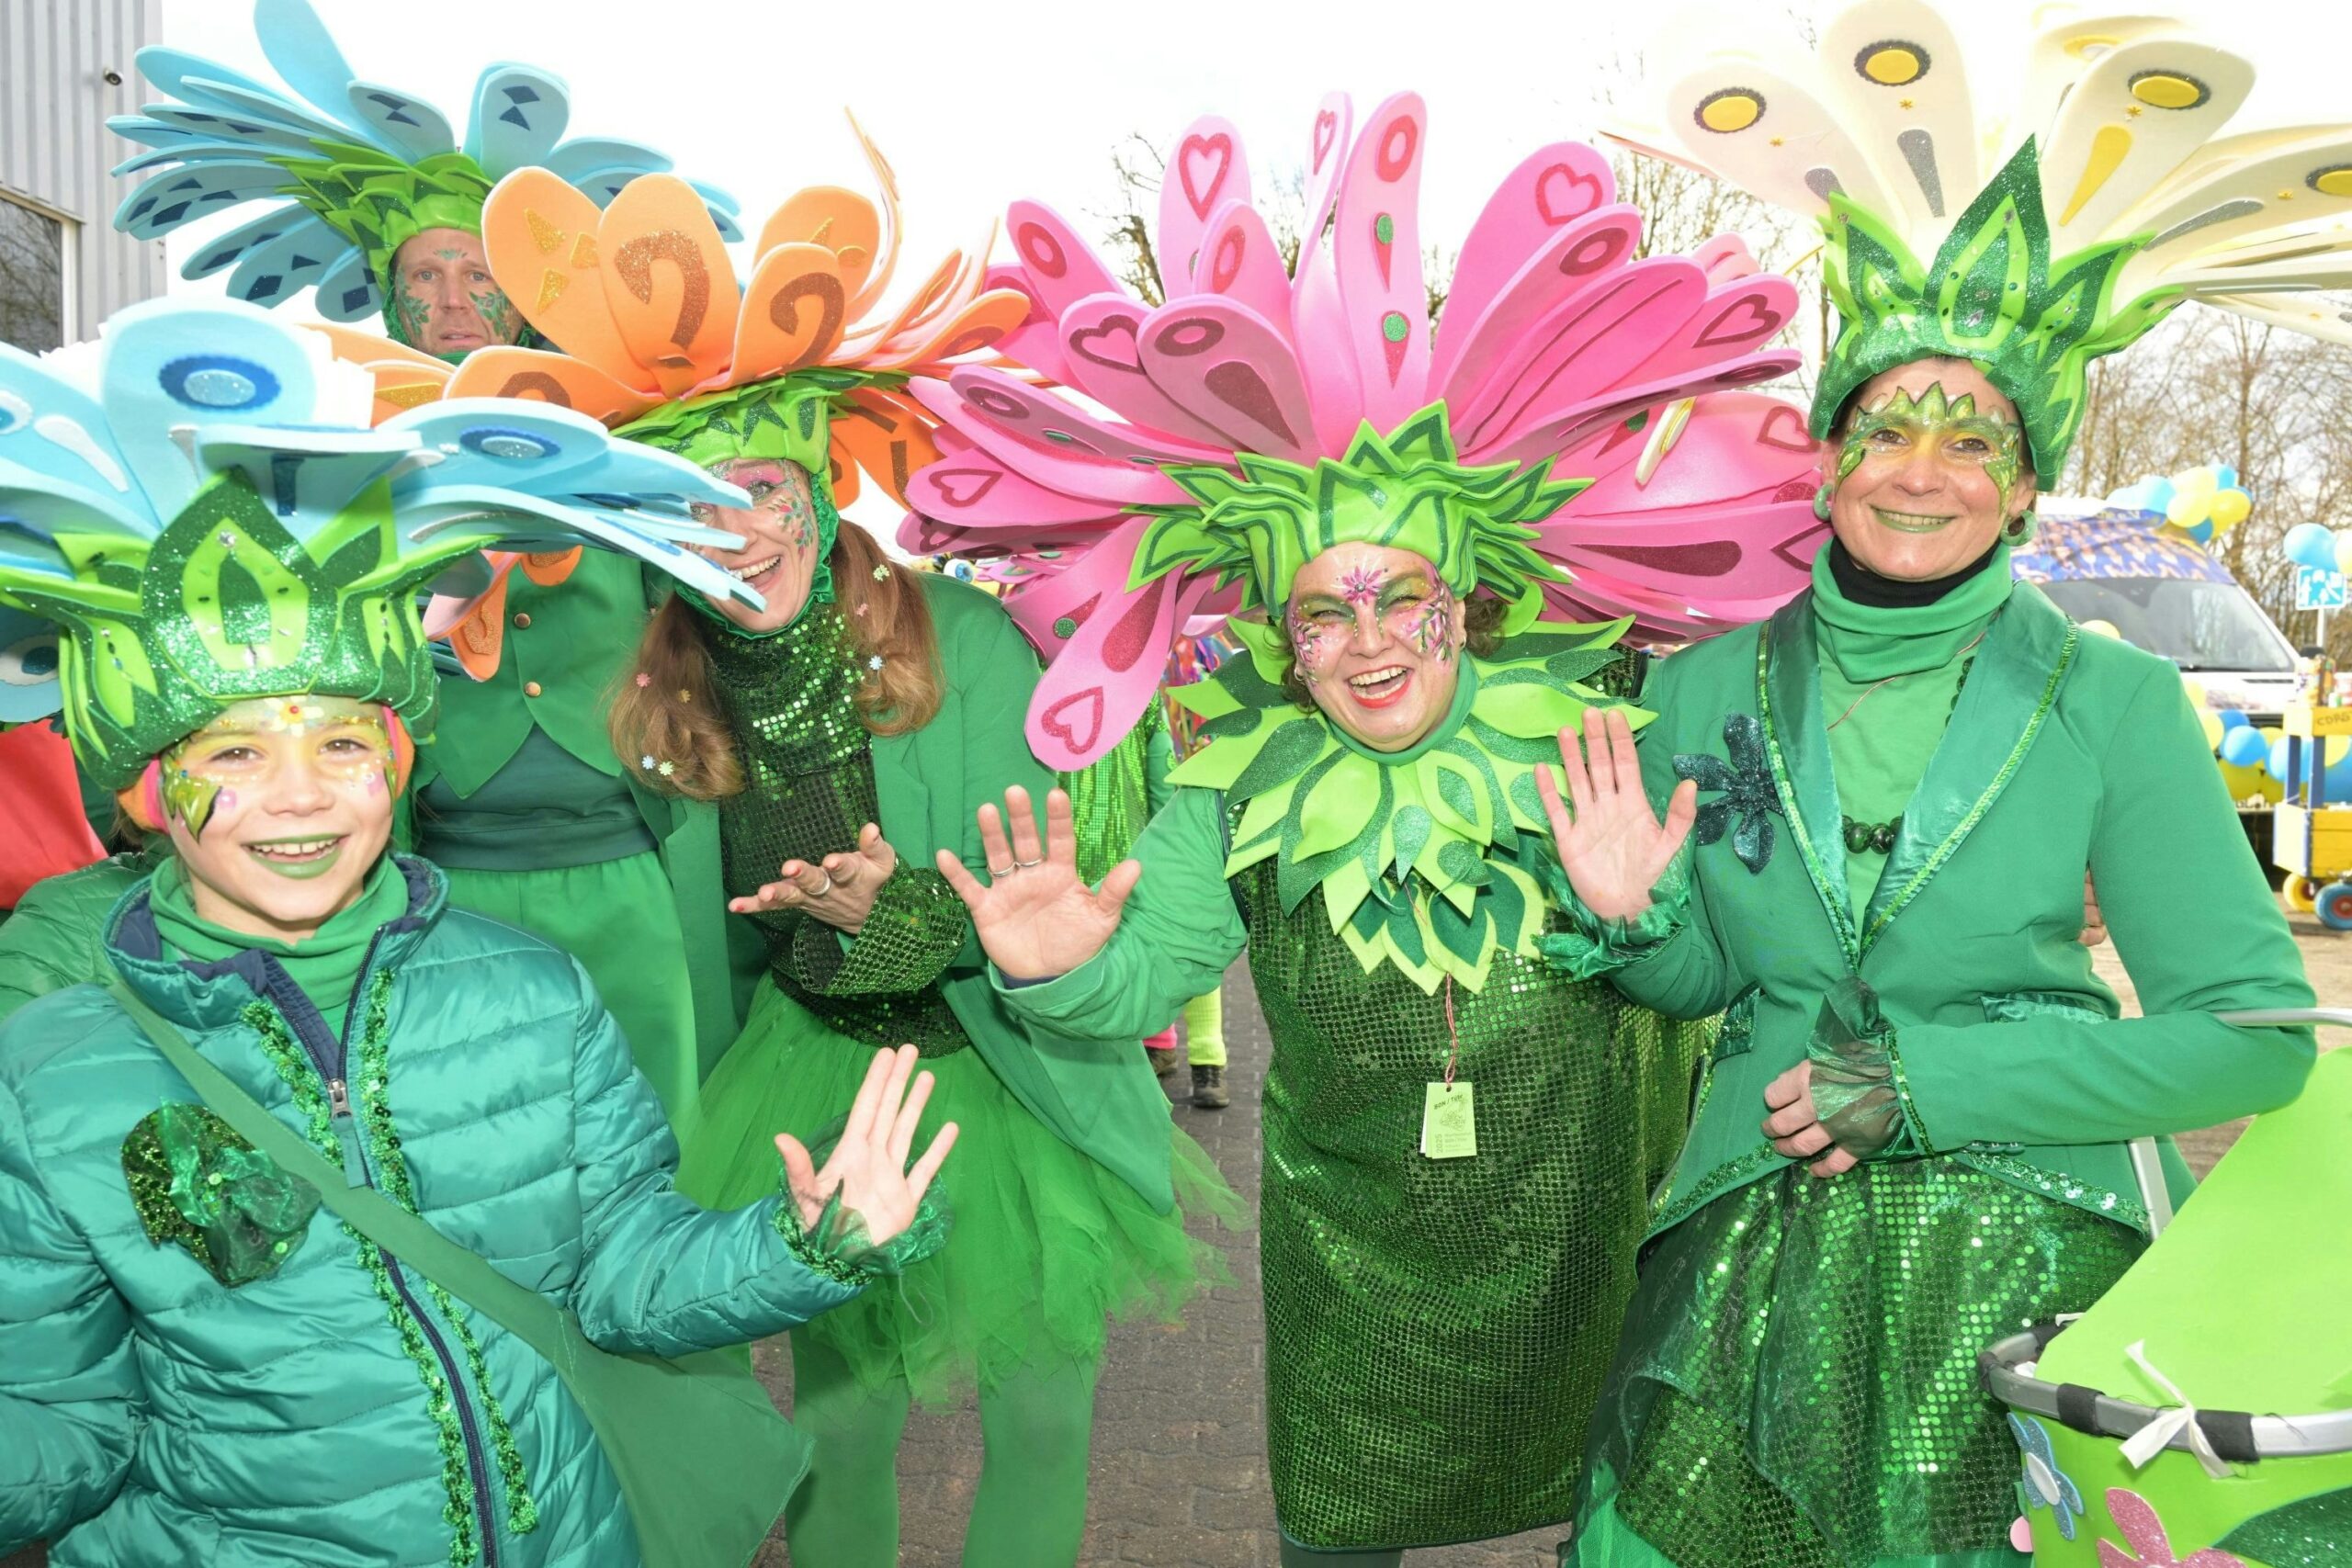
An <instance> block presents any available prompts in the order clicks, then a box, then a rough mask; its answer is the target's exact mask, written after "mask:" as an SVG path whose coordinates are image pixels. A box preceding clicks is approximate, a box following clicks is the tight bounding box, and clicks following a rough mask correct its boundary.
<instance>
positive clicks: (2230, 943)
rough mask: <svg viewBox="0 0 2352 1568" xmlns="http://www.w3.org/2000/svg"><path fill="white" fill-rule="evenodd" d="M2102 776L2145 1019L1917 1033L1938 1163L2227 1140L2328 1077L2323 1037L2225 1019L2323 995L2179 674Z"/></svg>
mask: <svg viewBox="0 0 2352 1568" xmlns="http://www.w3.org/2000/svg"><path fill="white" fill-rule="evenodd" d="M2100 774H2101V792H2100V799H2099V805H2098V818H2097V826H2096V827H2095V829H2094V830H2093V833H2092V837H2091V843H2090V868H2091V874H2092V877H2093V879H2094V880H2095V881H2096V883H2097V884H2098V897H2099V908H2100V910H2101V912H2102V913H2103V914H2104V915H2105V916H2106V919H2107V924H2108V930H2109V932H2110V934H2111V935H2112V938H2113V940H2114V942H2115V951H2116V954H2117V956H2118V957H2120V959H2121V960H2122V961H2123V966H2124V968H2125V970H2126V971H2127V972H2129V974H2130V975H2131V982H2132V985H2133V987H2135V989H2136V990H2137V992H2138V995H2139V1000H2140V1006H2141V1009H2142V1010H2143V1013H2144V1014H2145V1016H2144V1017H2141V1018H2126V1019H2112V1020H2105V1019H2090V1018H2083V1017H2079V1016H2069V1015H2067V1014H2065V1013H2063V1012H2054V1011H2053V1012H2039V1013H2035V1014H2033V1015H2030V1016H2028V1017H2025V1018H2022V1019H2019V1020H2018V1021H2004V1022H1999V1023H1982V1024H1912V1025H1905V1026H1904V1027H1903V1029H1902V1031H1901V1036H1902V1060H1903V1064H1904V1069H1905V1076H1906V1078H1907V1081H1908V1087H1909V1091H1910V1098H1911V1101H1912V1108H1913V1111H1914V1112H1915V1114H1916V1115H1917V1119H1918V1122H1919V1123H1920V1131H1921V1132H1922V1134H1924V1135H1925V1137H1926V1138H1927V1139H1928V1142H1929V1144H1930V1145H1931V1146H1933V1147H1936V1148H1939V1149H1951V1148H1958V1147H1961V1146H1962V1145H1967V1144H1972V1143H2017V1144H2028V1145H2041V1144H2082V1143H2094V1142H2111V1141H2116V1140H2120V1139H2125V1138H2134V1137H2142V1136H2145V1135H2148V1134H2158V1133H2177V1132H2185V1131H2188V1130H2189V1129H2192V1128H2198V1127H2211V1126H2213V1125H2216V1124H2217V1123H2220V1122H2227V1121H2230V1120H2232V1119H2233V1118H2234V1117H2239V1116H2247V1115H2252V1114H2254V1113H2256V1112H2257V1111H2268V1110H2272V1109H2274V1108H2276V1107H2278V1106H2280V1105H2284V1104H2285V1103H2287V1102H2288V1101H2289V1100H2292V1099H2294V1098H2295V1096H2296V1095H2297V1094H2298V1093H2299V1092H2300V1091H2301V1089H2302V1084H2303V1079H2304V1077H2305V1076H2306V1075H2307V1074H2308V1073H2309V1072H2310V1070H2311V1066H2312V1060H2313V1058H2314V1048H2313V1043H2312V1032H2311V1031H2310V1030H2309V1029H2241V1028H2238V1027H2236V1026H2234V1025H2232V1024H2227V1023H2223V1022H2222V1021H2220V1020H2218V1019H2216V1018H2215V1017H2213V1016H2212V1015H2213V1014H2214V1013H2216V1012H2222V1011H2230V1010H2240V1009H2253V1008H2307V1007H2310V1006H2311V1005H2312V988H2311V985H2310V982H2309V981H2307V980H2306V979H2305V978H2304V976H2303V967H2302V962H2301V957H2300V955H2299V954H2298V953H2297V952H2296V950H2295V943H2294V939H2293V937H2292V936H2291V935H2290V933H2289V931H2288V929H2287V922H2286V918H2285V917H2284V916H2283V915H2282V914H2281V913H2280V912H2279V909H2278V903H2277V900H2276V899H2275V898H2274V897H2272V895H2271V892H2270V888H2269V886H2268V884H2267V882H2266V881H2265V879H2264V877H2263V874H2262V870H2261V867H2260V866H2259V865H2257V864H2256V861H2255V858H2254V857H2253V856H2252V855H2251V854H2249V853H2248V852H2247V851H2246V844H2245V833H2244V831H2243V830H2242V829H2240V827H2239V825H2238V821H2237V816H2236V813H2235V811H2234V810H2233V808H2232V807H2231V805H2230V801H2229V798H2228V795H2227V792H2226V790H2225V789H2224V787H2223V785H2222V782H2221V776H2220V774H2219V773H2216V772H2215V771H2214V768H2213V759H2212V754H2211V750H2210V749H2209V748H2208V747H2207V746H2206V745H2205V738H2204V736H2203V734H2202V732H2201V731H2200V730H2199V727H2198V723H2197V719H2196V716H2195V715H2194V714H2193V713H2192V712H2191V711H2190V708H2189V705H2188V697H2187V695H2186V694H2184V693H2183V692H2182V690H2181V684H2180V680H2179V677H2178V676H2177V674H2176V673H2175V672H2174V671H2172V670H2171V669H2170V668H2169V667H2160V668H2158V669H2156V670H2154V671H2150V673H2149V674H2148V675H2147V677H2146V678H2145V679H2143V681H2142V682H2141V683H2140V685H2139V687H2138V688H2137V690H2136V691H2135V692H2134V693H2133V694H2132V696H2131V700H2130V702H2129V704H2128V705H2127V707H2126V710H2125V713H2124V715H2123V718H2122V722H2121V723H2120V724H2119V725H2118V726H2117V727H2116V729H2115V731H2114V738H2113V739H2112V740H2111V741H2110V742H2109V746H2108V748H2107V753H2106V755H2105V756H2104V758H2103V759H2102V760H2101V762H2100ZM2058 849H2059V846H2052V852H2053V853H2054V852H2058Z"/></svg>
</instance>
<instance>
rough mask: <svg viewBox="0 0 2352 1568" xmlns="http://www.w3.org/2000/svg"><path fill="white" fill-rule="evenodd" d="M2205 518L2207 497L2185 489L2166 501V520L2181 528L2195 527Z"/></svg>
mask: <svg viewBox="0 0 2352 1568" xmlns="http://www.w3.org/2000/svg"><path fill="white" fill-rule="evenodd" d="M2204 520H2205V497H2203V496H2201V495H2191V494H2189V493H2188V491H2182V492H2180V493H2179V494H2177V495H2176V496H2174V497H2173V498H2172V499H2171V500H2170V501H2168V502H2165V522H2167V523H2170V524H2172V525H2175V526H2176V527H2180V528H2194V527H2196V526H2197V525H2198V524H2199V523H2201V522H2203V521H2204Z"/></svg>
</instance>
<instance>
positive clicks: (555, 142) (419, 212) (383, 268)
mask: <svg viewBox="0 0 2352 1568" xmlns="http://www.w3.org/2000/svg"><path fill="white" fill-rule="evenodd" d="M254 31H255V32H256V33H258V34H259V36H260V41H261V48H262V52H263V54H264V55H266V57H267V58H268V60H269V62H270V64H271V66H273V67H274V68H275V69H276V70H277V73H278V74H279V75H280V76H281V77H283V78H284V79H285V81H286V84H287V85H286V86H285V87H283V88H280V87H271V86H267V85H264V84H262V83H260V82H257V81H255V80H254V79H253V78H252V77H250V76H247V75H245V74H244V73H243V72H240V71H237V70H235V69H233V68H232V67H230V66H227V65H223V64H221V63H220V62H217V61H211V60H207V59H205V58H203V57H202V56H201V55H196V54H190V53H188V52H187V51H185V50H177V49H164V48H160V47H154V48H148V49H142V50H141V51H139V69H140V71H141V73H143V74H144V75H145V76H146V78H147V80H148V81H149V82H150V83H152V84H153V85H155V86H156V87H157V88H159V89H160V90H162V91H164V92H165V93H168V94H170V95H172V96H173V97H174V98H175V99H177V100H178V101H177V102H172V103H158V104H149V105H148V106H147V107H146V108H145V109H144V111H143V112H141V113H140V114H136V115H118V116H116V117H115V118H111V119H109V120H107V127H108V129H110V130H113V131H114V132H115V133H116V134H117V135H119V136H124V137H127V138H129V139H130V140H131V141H136V142H138V143H139V144H141V146H143V147H148V148H152V149H153V151H152V152H142V153H140V154H139V155H138V156H136V157H133V158H130V159H129V160H127V161H126V162H124V163H122V164H118V165H117V166H116V168H115V171H114V172H115V173H116V174H118V175H131V174H137V173H140V172H141V171H142V170H149V169H162V170H164V171H166V172H164V173H163V174H161V175H157V176H156V177H155V178H153V179H152V180H149V181H148V182H146V183H145V184H144V185H141V186H139V187H138V188H137V189H135V190H133V191H132V192H131V193H130V195H129V196H128V197H124V198H123V202H122V205H121V206H120V207H119V209H117V210H116V212H115V218H114V221H115V227H116V228H118V229H120V230H123V231H125V232H127V233H130V234H133V235H136V236H137V237H138V238H140V239H142V240H153V239H160V238H162V237H163V236H164V235H165V234H168V233H170V232H172V231H174V230H175V229H177V228H179V227H180V226H181V225H182V224H185V223H188V222H191V221H193V220H196V219H198V218H201V217H204V216H205V215H207V214H209V213H213V212H219V211H222V210H225V209H229V208H232V207H238V206H242V205H243V204H245V203H248V202H255V201H267V202H269V203H270V205H269V207H268V209H266V211H264V212H262V213H261V214H260V215H259V216H257V217H255V218H254V219H252V220H250V221H248V222H245V223H243V224H241V225H239V226H238V227H237V228H236V229H234V230H232V231H230V232H229V233H227V234H224V235H222V236H221V237H220V239H219V240H218V241H216V242H215V243H211V244H209V245H207V246H205V247H204V248H203V249H202V250H200V251H198V253H197V254H195V255H194V256H192V257H190V258H189V260H188V262H187V265H186V266H185V267H183V268H182V269H181V276H184V277H190V278H196V277H209V276H212V275H214V274H216V273H219V272H222V271H226V270H228V269H230V268H232V267H233V268H234V269H235V270H234V271H233V272H231V273H230V276H229V292H230V294H231V295H232V296H233V297H235V298H236V299H243V300H247V301H249V302H251V303H253V304H256V305H276V304H277V303H279V302H280V301H282V300H285V299H289V298H291V297H292V296H293V295H295V294H297V293H299V292H300V291H301V290H302V289H303V288H310V287H313V286H315V287H316V288H317V289H318V291H319V292H318V308H319V311H320V313H321V314H322V315H324V316H325V317H327V318H328V319H329V320H330V321H358V320H360V319H362V318H364V317H366V316H368V315H369V314H370V313H372V312H375V311H379V310H382V311H384V312H385V320H386V321H387V323H388V324H389V325H390V328H391V330H392V332H393V335H395V336H400V335H401V324H400V322H399V321H398V320H397V319H396V316H395V313H394V312H393V311H391V310H390V309H389V308H388V303H387V294H388V292H389V290H388V288H387V279H388V278H389V276H390V270H391V263H392V257H393V256H394V254H396V253H397V252H398V251H399V250H400V247H401V245H402V244H403V243H406V242H407V241H408V240H409V239H411V238H413V236H415V235H416V234H418V233H420V232H422V231H424V230H427V229H461V230H465V231H468V232H470V233H480V232H481V209H482V202H483V200H484V199H485V198H486V197H488V196H489V195H490V188H491V186H494V185H496V184H497V183H498V182H499V180H500V179H502V178H503V177H504V176H505V175H509V174H511V173H513V172H514V171H515V170H516V169H525V168H531V167H534V166H537V167H542V168H547V169H551V170H553V171H554V172H555V173H557V174H559V175H562V176H563V177H564V178H565V179H567V180H569V181H570V182H571V184H572V185H574V186H578V187H579V188H580V189H581V190H582V191H584V192H586V193H587V194H588V195H589V196H590V197H592V198H593V199H594V200H595V201H596V202H597V204H598V205H600V206H601V205H603V204H605V203H606V202H609V201H611V200H612V198H613V197H614V196H615V195H616V194H617V193H618V192H619V190H620V188H621V187H622V186H625V185H627V184H628V182H629V181H630V180H632V179H634V178H636V177H637V176H638V175H650V174H662V173H665V172H667V171H668V170H669V168H670V166H671V164H670V160H669V159H667V158H665V157H663V156H662V154H661V153H659V152H655V151H654V150H653V149H651V148H650V147H645V146H641V145H639V143H637V142H634V141H612V140H608V139H605V138H602V137H574V138H573V139H571V141H563V140H562V136H563V131H564V126H565V122H566V120H567V119H568V118H570V115H571V103H570V96H569V93H568V91H567V89H566V88H565V86H564V85H563V81H562V79H561V78H560V77H559V76H557V75H555V74H554V73H551V72H547V71H542V70H539V69H538V68H537V67H536V66H530V65H515V64H507V63H503V62H502V63H496V64H492V65H491V66H489V67H487V68H486V69H484V71H483V72H482V73H481V80H480V81H479V82H477V83H476V84H475V86H474V97H473V119H472V123H471V125H470V126H469V127H468V129H467V131H466V138H465V141H464V143H463V145H462V146H461V145H460V144H459V143H458V138H457V134H456V132H455V131H454V130H452V129H451V127H450V124H449V121H448V120H447V118H445V117H444V116H443V115H442V113H441V111H440V110H438V109H436V108H435V107H433V106H432V105H430V104H428V103H425V102H424V101H423V100H421V99H419V98H418V97H416V96H415V95H413V94H411V93H403V92H400V91H398V90H396V89H394V88H390V87H385V86H381V85H378V84H376V83H373V82H368V81H365V80H362V79H361V78H360V77H359V76H358V75H357V74H356V73H355V72H353V70H352V69H351V67H350V65H349V64H348V63H347V62H345V60H344V58H343V51H341V50H339V49H337V48H336V47H335V42H334V37H333V36H332V35H331V34H329V33H328V31H327V29H326V27H325V25H324V24H323V23H322V22H321V21H320V20H319V17H318V13H317V12H315V11H313V10H312V9H311V6H310V0H255V4H254ZM695 190H696V191H698V192H700V193H701V195H702V197H704V199H705V200H706V201H707V203H708V204H709V209H710V214H711V217H712V219H713V220H715V221H716V222H717V223H718V229H719V231H720V233H721V234H723V235H724V236H725V237H726V238H728V239H729V240H740V239H741V238H742V237H743V236H742V233H741V230H740V229H738V228H737V227H736V224H735V221H734V217H735V211H736V204H735V201H734V198H733V197H729V196H728V195H727V193H726V192H724V191H721V190H718V189H717V188H715V187H713V186H705V185H699V184H697V185H696V186H695ZM280 197H290V198H291V199H289V200H279V199H277V198H280Z"/></svg>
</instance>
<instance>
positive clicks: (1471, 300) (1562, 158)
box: [1430, 141, 1617, 386]
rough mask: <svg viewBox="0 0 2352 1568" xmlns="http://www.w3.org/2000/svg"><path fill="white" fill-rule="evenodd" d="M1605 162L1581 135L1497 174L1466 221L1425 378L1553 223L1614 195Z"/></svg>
mask: <svg viewBox="0 0 2352 1568" xmlns="http://www.w3.org/2000/svg"><path fill="white" fill-rule="evenodd" d="M1616 191H1617V180H1616V176H1615V175H1611V173H1610V170H1609V161H1608V160H1607V159H1606V158H1604V157H1602V156H1601V155H1600V153H1599V152H1595V151H1593V150H1592V149H1591V148H1589V147H1588V146H1586V145H1585V144H1584V143H1583V142H1581V141H1555V142H1554V143H1552V144H1551V145H1550V146H1549V147H1539V148H1537V149H1536V150H1535V151H1534V152H1532V153H1530V154H1528V156H1527V157H1525V158H1524V159H1522V160H1521V162H1520V164H1519V166H1518V167H1517V168H1515V169H1513V170H1512V171H1511V172H1510V174H1508V175H1504V176H1503V181H1502V183H1501V184H1500V185H1498V186H1496V187H1495V194H1494V195H1492V196H1491V197H1487V205H1486V208H1485V209H1484V210H1483V211H1481V212H1480V213H1479V214H1478V220H1477V221H1476V223H1473V224H1472V225H1471V226H1470V234H1469V237H1468V238H1466V239H1464V241H1463V242H1462V254H1461V257H1460V259H1458V260H1457V261H1456V262H1455V263H1454V264H1453V283H1452V284H1451V285H1450V286H1449V287H1448V288H1447V289H1446V293H1445V310H1444V311H1443V312H1442V314H1441V315H1440V316H1439V318H1438V327H1437V345H1436V347H1435V349H1434V350H1433V351H1432V353H1431V355H1430V384H1431V385H1432V386H1443V385H1445V383H1446V379H1447V377H1448V375H1449V373H1450V372H1451V371H1452V369H1453V362H1454V358H1455V356H1456V355H1458V354H1460V353H1461V351H1462V347H1463V345H1464V343H1465V342H1467V341H1468V338H1469V333H1470V328H1471V327H1472V326H1473V325H1474V324H1475V323H1476V321H1477V320H1478V317H1479V316H1480V314H1482V313H1483V312H1484V311H1485V310H1486V309H1487V306H1488V305H1490V304H1492V303H1494V301H1495V299H1496V298H1497V297H1498V296H1499V295H1500V294H1501V293H1502V291H1503V290H1504V288H1507V287H1509V286H1510V281H1511V279H1512V278H1513V277H1515V276H1518V274H1519V270H1520V267H1521V265H1522V264H1524V263H1525V262H1526V260H1527V259H1528V257H1530V256H1531V255H1533V254H1535V253H1536V252H1537V251H1539V250H1541V249H1543V248H1544V243H1545V242H1546V241H1548V240H1549V239H1550V238H1551V237H1552V235H1553V234H1554V233H1555V232H1556V231H1558V230H1559V228H1560V227H1561V225H1563V224H1565V223H1568V222H1571V221H1573V220H1576V219H1578V218H1581V217H1583V216H1584V215H1585V214H1586V213H1588V212H1593V211H1597V210H1599V209H1600V208H1603V207H1606V206H1608V205H1609V204H1610V203H1611V202H1612V201H1614V200H1616V198H1617V197H1616Z"/></svg>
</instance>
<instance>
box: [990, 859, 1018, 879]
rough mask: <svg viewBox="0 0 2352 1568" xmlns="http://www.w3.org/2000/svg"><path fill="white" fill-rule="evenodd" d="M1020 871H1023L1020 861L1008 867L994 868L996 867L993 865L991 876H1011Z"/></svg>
mask: <svg viewBox="0 0 2352 1568" xmlns="http://www.w3.org/2000/svg"><path fill="white" fill-rule="evenodd" d="M1020 869H1021V863H1020V862H1019V861H1014V862H1013V863H1012V864H1011V865H1007V866H994V865H992V866H990V867H989V875H990V876H1011V875H1012V874H1013V873H1014V872H1016V871H1019V870H1020Z"/></svg>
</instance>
